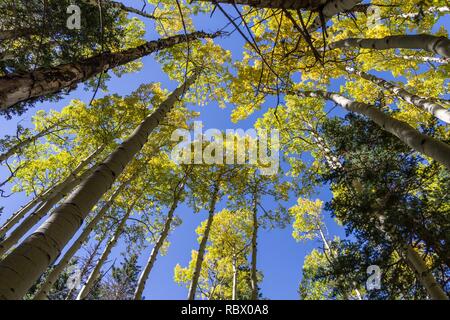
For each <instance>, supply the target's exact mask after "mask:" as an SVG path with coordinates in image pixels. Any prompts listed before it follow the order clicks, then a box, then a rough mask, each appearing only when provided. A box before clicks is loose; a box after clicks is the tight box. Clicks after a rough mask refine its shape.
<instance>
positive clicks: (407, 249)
mask: <svg viewBox="0 0 450 320" xmlns="http://www.w3.org/2000/svg"><path fill="white" fill-rule="evenodd" d="M381 209H382V208H381ZM375 214H376V216H377V218H378V220H379V221H380V230H381V231H383V232H384V233H385V234H386V238H387V239H388V240H389V241H390V242H392V243H393V244H397V248H396V251H397V252H398V253H399V254H400V256H403V258H404V259H405V260H406V262H407V263H408V265H409V267H410V268H411V270H412V271H413V272H414V273H415V274H416V277H417V280H419V282H420V283H421V284H422V286H423V287H424V288H425V290H426V291H427V293H428V295H429V296H430V297H431V299H433V300H449V298H448V296H447V294H446V293H445V292H444V290H443V289H442V287H441V286H440V285H439V283H438V282H437V280H436V278H435V277H434V276H433V274H432V273H431V272H430V270H429V269H428V267H427V266H426V264H425V262H424V261H423V259H422V257H421V256H420V255H419V253H417V251H416V250H414V248H413V247H412V246H411V245H410V244H407V243H404V240H403V239H396V238H397V237H395V227H394V226H392V225H387V224H386V223H385V220H386V219H385V217H384V216H383V214H381V213H380V212H378V213H377V212H376V213H375Z"/></svg>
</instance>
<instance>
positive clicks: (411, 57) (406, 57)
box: [395, 55, 450, 64]
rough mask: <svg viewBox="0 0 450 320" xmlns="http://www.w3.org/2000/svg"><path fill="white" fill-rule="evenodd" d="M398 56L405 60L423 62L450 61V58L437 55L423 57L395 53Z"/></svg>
mask: <svg viewBox="0 0 450 320" xmlns="http://www.w3.org/2000/svg"><path fill="white" fill-rule="evenodd" d="M395 56H396V57H397V58H402V59H405V60H421V61H423V62H435V63H441V64H444V63H450V58H437V57H421V56H401V55H395Z"/></svg>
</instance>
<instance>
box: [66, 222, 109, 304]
mask: <svg viewBox="0 0 450 320" xmlns="http://www.w3.org/2000/svg"><path fill="white" fill-rule="evenodd" d="M107 232H108V231H103V232H102V234H101V238H100V239H98V241H97V243H96V245H95V247H94V250H92V252H91V253H90V254H89V257H88V258H87V259H86V262H85V263H84V264H83V268H81V270H80V281H81V280H82V279H83V278H84V276H85V275H86V274H87V272H88V270H89V268H90V267H91V265H92V263H93V262H94V259H95V258H96V257H97V253H98V251H99V250H100V247H101V245H102V243H103V241H104V240H105V238H106V234H107ZM77 289H78V288H76V287H73V288H71V289H70V290H69V292H67V295H66V298H65V299H64V300H72V299H73V298H72V297H73V294H74V292H75V291H76V290H77Z"/></svg>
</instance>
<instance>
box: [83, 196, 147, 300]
mask: <svg viewBox="0 0 450 320" xmlns="http://www.w3.org/2000/svg"><path fill="white" fill-rule="evenodd" d="M137 200H138V199H136V200H135V201H134V203H133V204H132V205H131V206H130V207H129V208H128V210H127V212H126V213H125V215H124V216H123V217H122V219H121V220H120V223H119V225H118V226H117V229H116V231H115V232H114V235H113V236H112V237H111V239H110V240H109V242H108V244H107V245H106V248H105V250H103V253H102V255H101V256H100V258H99V259H98V261H97V264H96V265H95V268H94V270H92V272H91V274H90V275H89V277H88V279H87V281H86V283H85V284H84V286H83V287H82V288H81V290H80V292H79V293H78V296H77V300H84V299H85V298H86V297H87V296H88V295H89V293H90V292H91V290H92V288H93V287H94V285H95V283H96V282H97V279H98V276H99V274H100V271H101V269H102V267H103V265H104V264H105V262H106V260H107V259H108V257H109V255H110V253H111V250H112V249H113V248H114V247H115V246H116V244H117V241H119V238H120V236H121V235H122V233H123V229H124V228H125V225H126V223H127V220H128V218H129V217H130V215H131V213H132V212H133V209H134V206H135V204H136V202H137Z"/></svg>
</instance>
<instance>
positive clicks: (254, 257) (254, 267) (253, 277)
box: [251, 190, 259, 300]
mask: <svg viewBox="0 0 450 320" xmlns="http://www.w3.org/2000/svg"><path fill="white" fill-rule="evenodd" d="M256 193H257V190H255V191H254V193H253V212H252V213H253V216H252V218H253V221H252V222H253V230H252V270H251V286H252V297H251V300H258V269H257V257H258V229H259V224H258V197H257V194H256Z"/></svg>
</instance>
